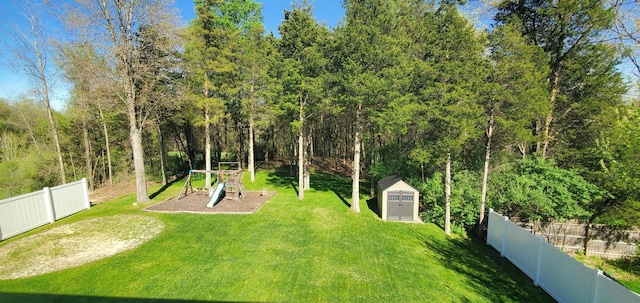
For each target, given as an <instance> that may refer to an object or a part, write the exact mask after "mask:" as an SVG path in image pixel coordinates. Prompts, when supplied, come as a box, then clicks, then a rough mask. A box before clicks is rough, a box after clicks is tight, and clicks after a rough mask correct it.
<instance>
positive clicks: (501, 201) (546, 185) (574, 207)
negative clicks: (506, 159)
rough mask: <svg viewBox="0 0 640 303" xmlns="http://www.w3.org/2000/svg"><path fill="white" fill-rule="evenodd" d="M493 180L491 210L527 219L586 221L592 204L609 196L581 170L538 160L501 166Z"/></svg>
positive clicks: (491, 181) (527, 160)
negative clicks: (564, 167)
mask: <svg viewBox="0 0 640 303" xmlns="http://www.w3.org/2000/svg"><path fill="white" fill-rule="evenodd" d="M489 181H490V185H489V186H490V188H491V190H490V191H489V195H488V205H489V207H493V208H494V209H496V211H499V212H501V213H503V214H506V215H508V216H514V217H520V218H522V219H524V220H543V221H550V220H565V219H583V220H584V219H587V218H589V216H591V214H592V210H591V208H590V205H591V204H592V203H594V202H595V201H599V200H601V199H603V198H605V197H606V195H607V192H606V191H604V190H602V189H600V188H598V187H597V186H596V185H594V184H591V183H589V182H588V181H586V180H585V179H584V178H583V177H582V176H581V175H580V174H579V173H578V171H576V170H564V169H562V168H559V167H558V166H556V164H555V162H554V161H552V160H546V161H545V160H542V159H539V158H537V157H533V158H527V159H524V160H520V161H517V162H516V163H514V164H509V165H505V166H503V167H500V168H498V169H496V170H495V172H494V174H493V175H492V176H491V177H490V179H489Z"/></svg>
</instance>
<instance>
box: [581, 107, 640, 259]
mask: <svg viewBox="0 0 640 303" xmlns="http://www.w3.org/2000/svg"><path fill="white" fill-rule="evenodd" d="M639 134H640V112H639V110H638V105H637V104H631V105H625V106H621V107H620V108H619V109H618V111H617V113H616V117H615V121H614V122H613V123H612V124H611V125H609V127H608V128H607V129H605V130H603V131H602V133H601V134H600V136H599V138H598V139H597V146H596V147H595V148H593V149H592V150H591V152H592V155H593V157H592V161H593V162H595V163H597V164H598V165H599V166H600V169H599V170H595V169H594V170H592V171H591V172H590V173H589V178H590V179H591V180H592V181H593V182H595V183H596V184H598V185H600V186H601V187H602V188H604V189H606V190H607V191H608V192H609V194H610V195H607V196H605V197H604V199H600V200H593V201H591V203H590V205H589V210H590V212H591V216H589V217H588V219H587V220H586V221H587V224H586V227H585V228H586V230H585V234H586V236H587V237H586V238H585V243H584V249H585V252H586V249H587V247H588V245H587V244H588V243H587V241H588V238H589V237H588V235H589V227H590V225H591V224H593V223H602V224H607V225H608V226H612V227H615V228H627V227H631V226H637V225H638V222H640V190H639V189H640V173H639V172H640V167H638V164H639V163H640V161H639V159H638V155H640V150H639V148H640V145H639V144H640V136H639Z"/></svg>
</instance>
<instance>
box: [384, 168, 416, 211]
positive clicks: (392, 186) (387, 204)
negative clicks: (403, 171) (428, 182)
mask: <svg viewBox="0 0 640 303" xmlns="http://www.w3.org/2000/svg"><path fill="white" fill-rule="evenodd" d="M418 198H419V193H418V190H417V189H416V188H415V187H413V186H411V184H409V183H407V182H405V181H404V180H402V178H400V176H397V175H391V176H387V177H384V178H383V179H382V180H380V181H378V210H379V211H380V217H381V218H382V220H387V221H408V222H420V219H419V218H418V201H419V200H418Z"/></svg>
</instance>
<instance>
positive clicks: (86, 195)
mask: <svg viewBox="0 0 640 303" xmlns="http://www.w3.org/2000/svg"><path fill="white" fill-rule="evenodd" d="M88 188H89V186H88V185H87V178H82V198H83V199H84V206H85V207H86V209H89V208H91V202H90V201H89V189H88Z"/></svg>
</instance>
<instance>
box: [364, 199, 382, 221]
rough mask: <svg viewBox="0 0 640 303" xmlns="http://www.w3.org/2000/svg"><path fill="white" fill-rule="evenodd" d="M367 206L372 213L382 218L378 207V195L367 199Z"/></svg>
mask: <svg viewBox="0 0 640 303" xmlns="http://www.w3.org/2000/svg"><path fill="white" fill-rule="evenodd" d="M367 207H369V209H370V210H371V211H372V212H373V213H374V214H376V215H378V217H380V218H382V213H380V210H379V209H378V197H373V198H371V199H369V200H367Z"/></svg>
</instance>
